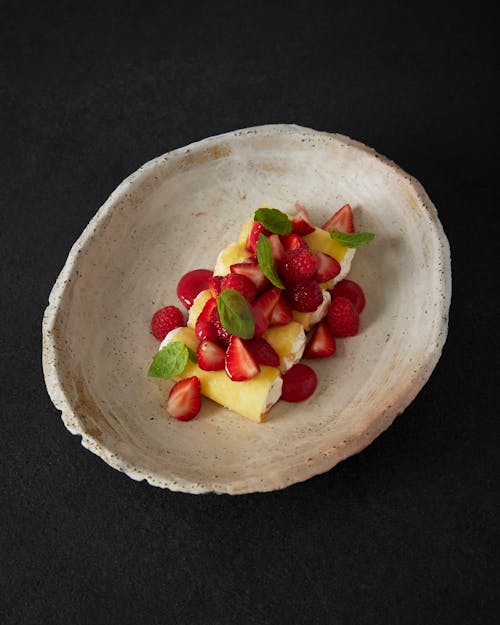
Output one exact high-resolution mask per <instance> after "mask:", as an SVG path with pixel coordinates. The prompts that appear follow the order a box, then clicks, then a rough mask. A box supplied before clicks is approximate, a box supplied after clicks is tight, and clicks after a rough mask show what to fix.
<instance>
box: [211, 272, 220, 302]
mask: <svg viewBox="0 0 500 625" xmlns="http://www.w3.org/2000/svg"><path fill="white" fill-rule="evenodd" d="M221 282H222V276H212V277H211V278H209V279H208V288H209V289H210V293H211V294H212V297H217V296H218V295H220V292H221V290H222V289H221V286H220V284H221Z"/></svg>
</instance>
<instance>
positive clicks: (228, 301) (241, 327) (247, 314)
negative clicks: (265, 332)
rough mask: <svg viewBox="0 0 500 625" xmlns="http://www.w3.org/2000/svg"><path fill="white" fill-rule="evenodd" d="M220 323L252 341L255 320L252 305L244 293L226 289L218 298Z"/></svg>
mask: <svg viewBox="0 0 500 625" xmlns="http://www.w3.org/2000/svg"><path fill="white" fill-rule="evenodd" d="M217 310H218V311H219V316H220V321H221V323H222V325H223V326H224V327H225V328H226V330H227V331H228V332H229V333H231V334H234V335H235V336H239V337H240V338H242V339H251V338H252V337H253V335H254V334H255V319H254V316H253V313H252V309H251V308H250V304H249V303H248V302H247V300H246V298H245V297H244V295H243V294H242V293H240V292H239V291H236V290H235V289H224V290H223V291H221V293H220V295H219V296H218V297H217Z"/></svg>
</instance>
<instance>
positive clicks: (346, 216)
mask: <svg viewBox="0 0 500 625" xmlns="http://www.w3.org/2000/svg"><path fill="white" fill-rule="evenodd" d="M321 227H322V229H323V230H337V232H345V233H351V232H354V220H353V217H352V208H351V207H350V206H349V204H344V206H342V208H339V210H338V211H337V212H336V213H334V214H333V215H332V216H331V217H330V219H329V220H328V221H325V223H324V224H323V225H322V226H321Z"/></svg>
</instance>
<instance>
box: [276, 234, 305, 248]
mask: <svg viewBox="0 0 500 625" xmlns="http://www.w3.org/2000/svg"><path fill="white" fill-rule="evenodd" d="M280 240H281V243H282V244H283V247H284V248H285V251H286V250H295V249H297V248H298V247H304V248H305V249H308V248H309V246H308V245H307V243H306V242H305V241H304V239H303V238H302V237H301V236H300V235H298V234H295V233H294V232H292V233H291V234H282V235H280Z"/></svg>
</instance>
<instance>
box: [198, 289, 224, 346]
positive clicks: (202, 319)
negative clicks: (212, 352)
mask: <svg viewBox="0 0 500 625" xmlns="http://www.w3.org/2000/svg"><path fill="white" fill-rule="evenodd" d="M214 308H215V310H217V302H216V300H215V298H214V297H211V298H210V299H209V300H207V302H206V303H205V306H203V309H202V311H201V313H200V315H199V316H198V319H197V320H196V323H195V326H194V333H195V334H196V336H197V337H198V338H199V339H200V341H204V340H205V339H208V340H209V341H217V340H218V338H219V334H218V332H217V328H216V327H215V325H214V324H213V323H212V312H213V310H214Z"/></svg>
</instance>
